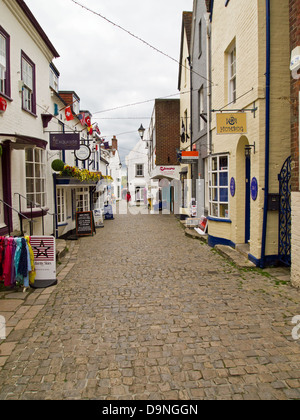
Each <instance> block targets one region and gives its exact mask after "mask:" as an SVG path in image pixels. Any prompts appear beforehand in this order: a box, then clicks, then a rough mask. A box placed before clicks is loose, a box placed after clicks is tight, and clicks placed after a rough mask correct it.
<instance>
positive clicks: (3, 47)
mask: <svg viewBox="0 0 300 420" xmlns="http://www.w3.org/2000/svg"><path fill="white" fill-rule="evenodd" d="M9 43H10V37H9V35H8V34H7V33H6V32H5V31H4V29H3V28H2V27H1V26H0V93H2V94H3V95H6V96H10V74H9Z"/></svg>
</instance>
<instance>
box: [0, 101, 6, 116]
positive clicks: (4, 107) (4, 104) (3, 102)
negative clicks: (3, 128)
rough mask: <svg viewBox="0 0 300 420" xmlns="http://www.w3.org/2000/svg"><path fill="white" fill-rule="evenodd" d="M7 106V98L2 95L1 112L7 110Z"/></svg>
mask: <svg viewBox="0 0 300 420" xmlns="http://www.w3.org/2000/svg"><path fill="white" fill-rule="evenodd" d="M6 108H7V101H6V99H4V98H2V97H0V113H3V112H5V111H6Z"/></svg>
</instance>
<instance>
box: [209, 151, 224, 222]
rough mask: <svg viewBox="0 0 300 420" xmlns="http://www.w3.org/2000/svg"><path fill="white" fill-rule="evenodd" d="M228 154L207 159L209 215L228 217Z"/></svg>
mask: <svg viewBox="0 0 300 420" xmlns="http://www.w3.org/2000/svg"><path fill="white" fill-rule="evenodd" d="M228 163H229V156H228V155H220V156H213V157H211V158H210V161H209V171H208V172H209V173H208V177H209V215H210V216H211V217H216V218H221V219H228V218H229V172H228V170H229V168H228Z"/></svg>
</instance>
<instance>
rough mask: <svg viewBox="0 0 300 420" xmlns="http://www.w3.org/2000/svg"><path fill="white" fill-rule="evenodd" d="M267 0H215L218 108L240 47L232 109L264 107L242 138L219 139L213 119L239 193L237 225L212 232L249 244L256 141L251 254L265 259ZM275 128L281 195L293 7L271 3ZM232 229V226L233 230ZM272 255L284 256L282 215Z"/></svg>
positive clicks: (216, 226) (273, 157)
mask: <svg viewBox="0 0 300 420" xmlns="http://www.w3.org/2000/svg"><path fill="white" fill-rule="evenodd" d="M265 16H266V11H265V2H263V1H260V2H256V1H251V2H249V1H247V0H231V1H230V2H229V3H228V5H227V7H225V5H224V2H223V1H222V0H215V2H214V10H213V20H212V81H213V83H214V85H213V88H212V108H213V109H215V110H217V109H221V108H223V107H224V106H226V105H227V104H228V103H229V102H230V98H229V88H228V74H229V68H228V53H229V51H230V49H231V48H232V46H233V45H234V44H235V45H236V57H237V58H236V65H237V70H236V74H237V78H236V81H237V94H236V95H237V101H236V103H234V104H230V105H228V106H227V107H226V110H230V109H243V108H247V109H250V108H253V107H254V104H255V106H256V107H257V108H258V110H257V112H256V114H255V118H254V114H252V113H247V122H248V131H247V134H245V136H241V135H217V134H216V116H215V114H213V120H212V144H213V150H212V153H213V154H214V153H215V154H217V153H229V180H230V179H231V178H232V177H233V178H235V180H236V186H237V187H236V195H235V197H234V198H232V197H231V196H230V195H229V197H230V199H229V218H230V220H231V222H232V223H231V224H229V225H228V224H226V226H225V227H223V226H222V223H210V225H209V234H210V235H212V236H213V237H219V238H223V239H226V240H229V241H231V242H232V243H234V244H238V243H244V242H245V240H244V232H245V185H246V184H245V183H246V180H245V151H244V147H245V145H247V144H251V145H253V144H254V142H255V145H256V150H255V154H254V152H253V150H252V154H251V177H250V179H252V178H253V177H256V178H257V180H258V197H257V199H256V201H253V200H251V239H250V254H251V255H253V256H254V258H255V259H257V260H258V259H260V256H261V238H262V220H263V206H264V191H263V188H264V181H265V180H264V174H265V71H266V58H265V57H266V34H265V28H266V25H265ZM271 38H272V40H271V115H270V118H271V129H270V193H278V191H279V186H278V173H279V172H280V169H281V167H282V165H283V163H284V161H285V159H286V158H287V157H288V156H289V154H290V146H289V145H290V134H289V123H290V115H289V107H288V101H287V98H288V96H289V77H290V75H289V71H288V63H289V51H288V49H287V48H286V45H288V42H289V30H288V4H287V2H282V1H280V0H274V1H273V0H272V2H271ZM228 226H230V228H228ZM266 255H278V212H269V213H268V230H267V248H266Z"/></svg>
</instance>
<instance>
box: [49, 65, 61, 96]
mask: <svg viewBox="0 0 300 420" xmlns="http://www.w3.org/2000/svg"><path fill="white" fill-rule="evenodd" d="M58 81H59V78H58V74H57V73H56V72H55V71H54V69H53V68H52V67H51V66H50V80H49V85H50V87H51V88H52V89H53V90H55V92H58Z"/></svg>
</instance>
